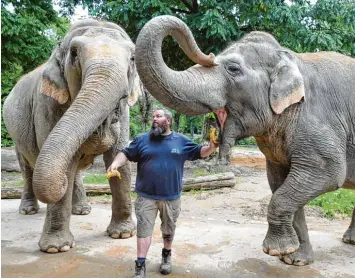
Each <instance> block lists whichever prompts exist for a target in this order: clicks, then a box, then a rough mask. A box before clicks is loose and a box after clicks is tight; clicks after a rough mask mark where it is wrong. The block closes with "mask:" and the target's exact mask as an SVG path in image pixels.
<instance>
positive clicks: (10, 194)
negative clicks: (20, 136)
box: [1, 172, 236, 199]
mask: <svg viewBox="0 0 355 279" xmlns="http://www.w3.org/2000/svg"><path fill="white" fill-rule="evenodd" d="M235 183H236V178H235V176H234V174H233V173H232V172H226V173H218V174H213V175H206V176H199V177H193V178H191V177H190V178H186V179H183V181H182V190H183V191H189V190H193V189H194V190H200V189H216V188H221V187H233V186H234V185H235ZM84 187H85V190H86V193H87V194H88V195H102V194H111V189H110V186H109V185H108V184H85V185H84ZM22 189H23V187H1V198H2V199H20V198H21V193H22ZM132 191H134V185H133V187H132Z"/></svg>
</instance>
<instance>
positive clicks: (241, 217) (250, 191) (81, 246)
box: [1, 151, 355, 278]
mask: <svg viewBox="0 0 355 279" xmlns="http://www.w3.org/2000/svg"><path fill="white" fill-rule="evenodd" d="M238 156H239V157H240V160H237V159H234V158H232V159H233V160H234V161H233V163H234V164H235V165H237V166H240V167H241V169H243V168H246V169H249V173H248V175H245V173H243V174H244V175H241V176H240V177H239V178H238V179H237V184H236V186H235V187H233V188H223V189H218V190H213V191H203V192H194V193H191V192H190V193H184V194H183V197H182V212H181V215H180V217H179V220H178V224H177V231H176V236H175V240H174V249H173V263H174V269H173V272H172V273H171V274H170V275H168V276H163V275H160V273H159V272H158V270H159V261H160V255H161V248H162V241H161V237H160V229H159V220H157V222H156V226H155V230H154V235H153V244H152V246H151V249H150V251H149V256H148V260H147V268H148V274H147V275H148V276H149V277H192V278H196V277H352V278H355V246H353V245H349V244H344V243H343V242H342V240H341V237H342V235H343V233H344V232H345V230H346V229H347V228H348V226H349V224H350V218H348V217H344V218H337V219H336V220H328V219H325V218H323V217H322V214H321V212H320V210H319V209H317V208H313V207H312V208H310V207H307V208H306V214H307V223H308V228H309V234H310V239H311V243H312V245H313V249H314V251H315V262H314V263H313V264H311V265H309V266H304V267H295V266H289V265H286V264H284V263H282V262H280V261H279V259H278V258H277V257H271V256H268V255H266V254H264V253H263V252H262V248H261V245H262V241H263V239H264V237H265V234H266V231H267V222H266V208H267V204H268V201H269V200H270V197H271V192H270V190H269V187H268V184H267V179H266V174H265V170H264V168H265V161H264V159H263V157H262V155H260V153H258V152H244V151H243V152H241V153H240V154H238ZM248 158H249V159H248ZM90 203H91V205H92V211H91V213H90V214H89V215H87V216H76V215H73V216H72V218H71V231H72V233H73V234H74V236H75V239H76V244H77V246H76V247H75V248H73V249H71V250H70V251H69V252H65V253H58V254H46V253H43V252H40V251H39V249H38V244H37V243H38V241H39V238H40V235H41V230H42V226H43V222H44V217H45V212H46V207H45V205H44V204H41V209H40V210H39V212H38V214H36V215H28V216H24V215H20V214H19V213H18V206H19V204H20V200H2V201H1V247H2V249H1V275H2V277H91V278H92V277H105V278H110V277H131V276H132V274H133V271H134V260H135V255H136V240H135V237H134V238H130V239H125V240H115V239H111V238H110V237H108V236H107V235H106V234H105V230H106V227H107V226H108V224H109V221H110V218H111V217H110V216H111V208H110V200H109V199H107V198H98V197H90Z"/></svg>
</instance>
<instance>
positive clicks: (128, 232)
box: [106, 219, 136, 239]
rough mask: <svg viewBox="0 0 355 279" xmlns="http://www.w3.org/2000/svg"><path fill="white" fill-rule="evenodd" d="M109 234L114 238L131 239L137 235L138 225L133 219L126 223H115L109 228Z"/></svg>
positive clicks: (112, 222)
mask: <svg viewBox="0 0 355 279" xmlns="http://www.w3.org/2000/svg"><path fill="white" fill-rule="evenodd" d="M106 231H107V233H108V235H109V236H111V237H112V238H115V239H116V238H129V237H132V236H135V235H136V224H135V223H134V222H133V220H132V219H128V220H126V221H121V222H117V221H113V220H111V223H110V225H109V226H108V227H107V230H106Z"/></svg>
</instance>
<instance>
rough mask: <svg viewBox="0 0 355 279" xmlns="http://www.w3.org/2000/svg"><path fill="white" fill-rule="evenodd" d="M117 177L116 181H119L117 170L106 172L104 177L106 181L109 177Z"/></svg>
mask: <svg viewBox="0 0 355 279" xmlns="http://www.w3.org/2000/svg"><path fill="white" fill-rule="evenodd" d="M114 176H117V177H118V179H121V174H120V172H119V171H118V170H112V171H109V172H107V174H106V177H107V179H110V178H111V177H114Z"/></svg>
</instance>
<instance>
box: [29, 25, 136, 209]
mask: <svg viewBox="0 0 355 279" xmlns="http://www.w3.org/2000/svg"><path fill="white" fill-rule="evenodd" d="M42 67H44V68H43V71H42V73H43V76H42V80H41V85H40V92H41V93H42V94H44V95H47V96H49V97H50V98H48V97H47V99H46V101H47V103H48V104H49V103H51V102H52V103H53V102H58V105H59V106H60V108H61V110H62V111H63V110H65V112H64V114H63V116H62V117H61V118H60V120H59V121H58V122H57V124H56V125H55V127H54V128H53V130H52V131H51V133H50V134H49V136H48V137H47V139H46V140H45V142H44V144H43V146H42V148H41V151H40V154H39V156H38V158H37V161H36V165H35V169H34V174H33V188H34V193H35V195H36V197H37V198H38V199H39V200H40V201H42V202H45V203H55V202H57V201H59V200H60V199H61V198H62V197H63V195H64V194H65V192H66V190H67V187H68V181H67V180H68V179H67V175H66V172H67V171H68V167H69V166H70V164H72V163H73V158H74V157H75V156H77V157H79V158H80V150H79V148H80V146H81V145H82V144H83V143H84V142H85V141H86V140H87V139H88V138H89V137H90V136H91V135H92V134H93V133H95V131H96V130H97V129H98V128H99V127H100V125H102V124H103V123H105V125H106V126H109V122H110V121H111V122H112V121H113V120H112V117H111V116H112V115H113V112H114V111H115V110H117V109H119V107H120V105H126V104H127V102H129V101H130V102H132V100H134V97H132V95H135V92H137V91H139V80H138V75H137V73H136V68H135V46H134V44H133V43H132V41H131V40H130V38H129V36H128V35H127V34H126V32H125V31H124V30H123V29H122V28H120V27H119V26H117V25H116V24H113V23H108V22H99V21H96V20H85V21H80V22H79V23H77V24H75V25H73V26H72V28H71V29H70V30H69V32H68V33H67V35H66V36H65V37H64V39H63V40H62V42H61V43H59V44H58V45H57V47H56V48H55V50H54V51H53V53H52V55H51V57H50V59H49V60H48V61H47V62H46V63H45V64H44V65H43V66H42ZM129 96H130V97H129ZM127 97H129V98H127ZM116 121H117V120H116ZM101 132H102V129H101ZM104 132H105V131H103V133H104Z"/></svg>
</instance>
